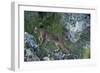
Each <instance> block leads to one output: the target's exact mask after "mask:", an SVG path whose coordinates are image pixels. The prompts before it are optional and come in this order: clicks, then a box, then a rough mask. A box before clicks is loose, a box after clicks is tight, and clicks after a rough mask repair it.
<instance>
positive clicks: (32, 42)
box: [24, 32, 38, 50]
mask: <svg viewBox="0 0 100 73" xmlns="http://www.w3.org/2000/svg"><path fill="white" fill-rule="evenodd" d="M24 42H25V43H24V44H25V46H26V47H28V48H33V49H34V50H35V49H36V48H37V47H38V45H37V42H36V39H35V37H34V36H33V35H31V34H29V33H27V32H25V33H24Z"/></svg>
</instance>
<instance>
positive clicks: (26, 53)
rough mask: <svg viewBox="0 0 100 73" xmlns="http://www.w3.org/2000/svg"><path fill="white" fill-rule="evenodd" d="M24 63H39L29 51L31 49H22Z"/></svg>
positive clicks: (36, 57)
mask: <svg viewBox="0 0 100 73" xmlns="http://www.w3.org/2000/svg"><path fill="white" fill-rule="evenodd" d="M24 61H26V62H27V61H40V59H39V57H38V56H37V55H36V54H35V52H33V51H31V48H25V49H24Z"/></svg>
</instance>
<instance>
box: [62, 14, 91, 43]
mask: <svg viewBox="0 0 100 73" xmlns="http://www.w3.org/2000/svg"><path fill="white" fill-rule="evenodd" d="M63 21H64V26H65V29H66V30H67V32H66V34H67V35H68V36H67V37H68V39H69V40H70V41H71V42H73V43H75V42H77V41H78V40H79V39H80V36H81V34H82V32H83V30H84V29H85V28H87V27H90V14H80V13H67V14H64V16H63ZM89 30H90V29H89Z"/></svg>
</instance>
